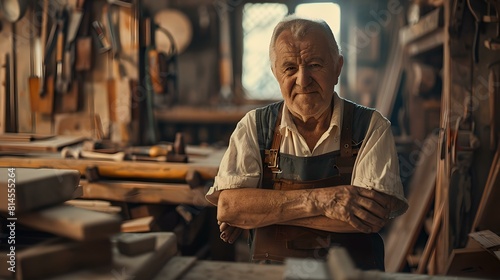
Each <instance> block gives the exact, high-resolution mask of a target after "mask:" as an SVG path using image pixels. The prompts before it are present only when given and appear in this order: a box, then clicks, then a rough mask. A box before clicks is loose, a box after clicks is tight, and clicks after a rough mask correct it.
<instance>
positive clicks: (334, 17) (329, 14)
mask: <svg viewBox="0 0 500 280" xmlns="http://www.w3.org/2000/svg"><path fill="white" fill-rule="evenodd" d="M295 14H296V15H297V16H301V17H309V18H320V19H323V20H324V21H326V23H328V25H329V26H330V29H332V32H333V35H334V36H335V39H336V40H337V43H339V42H340V7H339V5H338V4H334V3H309V4H300V5H298V6H297V8H296V9H295Z"/></svg>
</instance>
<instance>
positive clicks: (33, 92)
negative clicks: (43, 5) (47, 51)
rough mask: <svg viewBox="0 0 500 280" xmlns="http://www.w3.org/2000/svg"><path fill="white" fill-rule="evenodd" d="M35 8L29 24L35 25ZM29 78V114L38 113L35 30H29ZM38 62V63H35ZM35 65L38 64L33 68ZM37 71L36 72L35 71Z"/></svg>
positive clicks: (37, 40) (38, 48)
mask: <svg viewBox="0 0 500 280" xmlns="http://www.w3.org/2000/svg"><path fill="white" fill-rule="evenodd" d="M35 8H36V6H34V7H33V12H32V15H33V16H32V18H31V23H32V24H34V23H35V19H36V14H37V12H38V11H37V10H36V9H35ZM30 31H31V34H30V76H29V77H28V86H29V92H30V106H31V112H32V113H35V112H38V103H39V95H40V76H41V68H38V67H41V53H42V50H41V42H40V36H39V34H37V29H36V28H31V29H30ZM37 61H40V62H39V63H36V62H37ZM35 64H38V65H37V66H38V67H37V66H35ZM37 70H38V71H37Z"/></svg>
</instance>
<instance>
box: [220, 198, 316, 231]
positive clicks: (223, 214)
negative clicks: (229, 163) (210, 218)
mask: <svg viewBox="0 0 500 280" xmlns="http://www.w3.org/2000/svg"><path fill="white" fill-rule="evenodd" d="M312 192H313V190H310V189H306V190H294V191H280V190H267V189H231V190H225V191H222V192H221V194H220V196H219V202H218V207H217V209H218V210H217V219H218V220H219V221H223V222H226V223H228V224H230V225H232V226H235V227H239V228H244V229H251V228H257V227H263V226H267V225H271V224H278V223H283V222H287V221H290V220H294V219H300V218H308V217H314V216H318V215H321V214H322V213H321V212H320V210H319V209H318V207H317V205H316V201H315V200H314V198H313V197H312Z"/></svg>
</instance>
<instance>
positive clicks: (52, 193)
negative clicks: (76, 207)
mask: <svg viewBox="0 0 500 280" xmlns="http://www.w3.org/2000/svg"><path fill="white" fill-rule="evenodd" d="M12 174H14V175H12ZM9 175H12V176H14V177H11V176H9ZM9 179H10V180H9ZM79 181H80V173H79V172H78V171H76V170H69V169H32V168H15V171H14V173H12V172H8V170H7V168H0V200H1V201H2V203H0V211H3V212H7V211H8V203H7V201H8V200H7V198H8V197H9V196H8V195H9V191H10V189H15V212H16V214H17V213H24V212H27V211H31V210H34V209H37V208H40V207H44V206H50V205H54V204H59V203H61V202H64V201H66V200H69V199H73V198H75V195H81V188H79V186H78V184H79ZM9 185H10V187H11V188H8V187H9ZM12 186H14V187H13V188H12Z"/></svg>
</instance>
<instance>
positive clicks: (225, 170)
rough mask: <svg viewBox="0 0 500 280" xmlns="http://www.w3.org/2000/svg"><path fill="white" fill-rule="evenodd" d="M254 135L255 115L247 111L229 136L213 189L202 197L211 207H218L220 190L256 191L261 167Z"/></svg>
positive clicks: (253, 112)
mask: <svg viewBox="0 0 500 280" xmlns="http://www.w3.org/2000/svg"><path fill="white" fill-rule="evenodd" d="M256 134H257V131H256V127H255V111H250V112H249V113H247V114H246V115H245V116H244V117H243V118H242V119H241V120H240V121H239V122H238V124H237V125H236V128H235V130H234V131H233V133H232V134H231V138H230V139H229V145H228V148H227V150H226V152H225V154H224V156H223V157H222V161H221V164H220V166H219V171H218V173H217V176H216V177H215V180H214V185H213V186H212V187H211V188H210V189H209V190H208V192H207V194H206V196H205V197H206V199H207V200H208V201H209V202H210V203H212V204H213V205H217V202H218V199H219V194H220V192H221V191H222V190H226V189H236V188H256V187H257V186H258V185H259V182H260V175H261V170H262V167H261V166H262V163H261V159H260V152H259V148H258V144H257V137H256Z"/></svg>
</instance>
